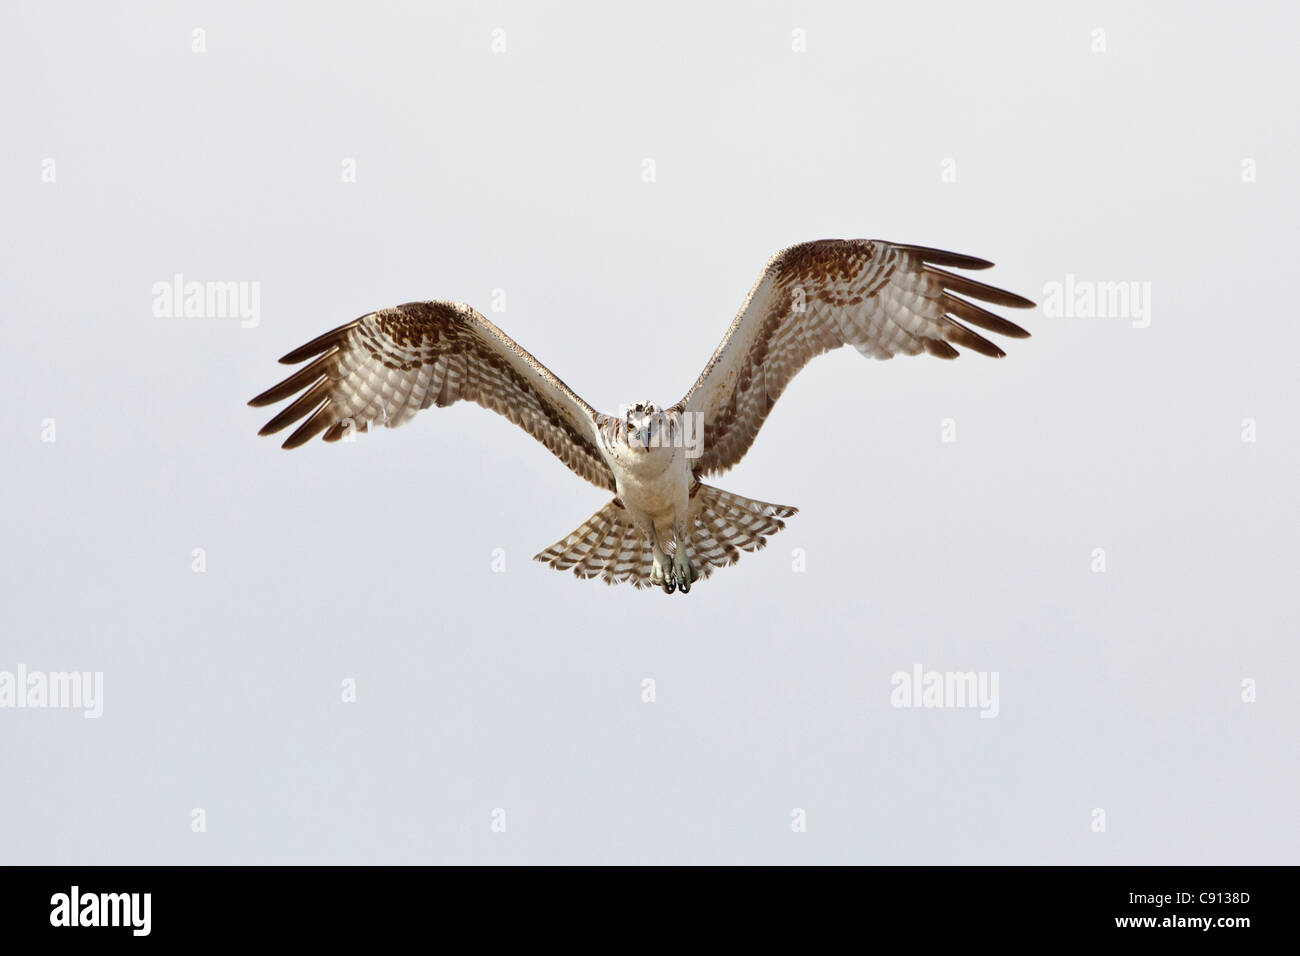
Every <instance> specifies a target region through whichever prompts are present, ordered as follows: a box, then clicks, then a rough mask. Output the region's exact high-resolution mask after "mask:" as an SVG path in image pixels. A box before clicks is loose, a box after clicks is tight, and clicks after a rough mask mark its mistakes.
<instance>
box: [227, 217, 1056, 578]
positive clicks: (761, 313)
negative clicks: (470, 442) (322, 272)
mask: <svg viewBox="0 0 1300 956" xmlns="http://www.w3.org/2000/svg"><path fill="white" fill-rule="evenodd" d="M991 265H992V263H991V262H987V261H985V260H984V259H976V258H974V257H972V256H964V255H958V254H957V253H952V252H943V251H940V250H938V249H930V248H926V247H924V246H911V245H900V244H897V243H891V242H881V241H876V240H867V239H851V240H843V239H824V240H820V241H816V242H806V243H802V244H800V245H797V246H791V247H789V248H788V249H783V250H782V251H781V252H778V253H777V254H776V255H775V256H773V257H772V258H771V259H770V260H768V263H767V266H766V267H765V268H764V269H763V272H762V274H761V275H759V277H758V281H757V282H755V283H754V287H753V288H752V289H751V290H750V292H749V296H748V298H746V299H745V303H744V305H742V306H741V309H740V313H739V315H737V316H736V319H735V321H733V322H732V323H731V327H730V328H729V329H728V330H727V334H726V335H725V336H724V337H723V339H722V344H721V345H719V346H718V349H717V351H716V352H714V353H713V357H712V358H711V359H709V363H708V365H706V366H705V368H704V372H703V373H702V374H701V375H700V377H699V379H698V380H697V381H696V383H695V384H694V385H693V386H692V387H691V390H690V391H689V392H687V393H686V397H685V398H683V399H682V400H681V401H680V402H678V403H677V404H676V405H673V406H671V407H669V408H660V407H658V406H656V405H655V404H653V403H652V402H638V403H636V404H633V405H630V406H628V407H627V408H626V410H625V411H624V412H623V413H622V414H620V415H602V414H598V413H597V412H596V410H595V409H593V408H592V407H591V406H590V405H588V404H587V403H586V402H584V401H583V400H582V399H581V398H579V397H578V396H577V395H576V394H574V392H573V391H572V390H571V389H570V388H569V387H568V386H567V385H565V384H564V383H563V382H562V381H560V380H559V379H558V378H556V377H555V375H553V374H552V373H551V372H550V370H549V369H547V368H546V367H545V366H543V365H542V364H541V363H540V362H538V361H537V360H536V359H535V358H533V357H532V356H531V355H529V354H528V353H527V352H525V351H524V350H523V349H522V348H520V347H519V345H518V344H516V343H515V341H514V340H513V339H511V338H510V337H509V336H508V335H506V334H505V333H504V332H502V331H501V330H500V329H498V328H497V327H496V326H495V325H493V324H492V323H491V322H489V321H488V320H487V319H486V318H484V317H483V316H482V315H480V314H479V313H478V312H476V311H474V309H472V308H470V307H469V306H467V305H464V304H462V303H459V302H409V303H407V304H406V305H399V306H397V307H396V308H392V309H380V310H379V311H377V312H371V313H369V314H368V315H363V316H362V317H361V318H359V319H357V320H355V321H353V322H349V323H348V324H347V325H341V326H339V327H338V328H337V329H334V330H333V331H331V332H326V333H325V334H324V335H322V336H320V337H319V338H316V339H313V340H312V341H310V342H308V343H307V344H306V345H304V346H302V347H301V348H297V349H294V350H293V351H292V352H290V353H289V354H288V355H286V356H285V357H284V358H282V359H280V361H281V362H282V363H284V364H286V365H293V364H297V363H299V362H304V361H306V360H307V359H311V360H312V361H311V363H310V364H309V365H307V366H305V367H304V368H302V369H299V370H298V371H297V372H295V373H294V374H293V375H290V376H289V377H288V378H286V379H285V380H284V381H282V382H281V383H280V384H278V385H275V386H273V387H272V388H269V389H267V390H266V391H265V392H263V393H262V394H261V395H258V396H257V397H256V398H254V399H253V400H252V401H251V402H249V404H250V405H253V406H262V405H270V404H273V403H275V402H279V401H282V400H283V399H286V398H289V397H290V396H293V395H295V394H297V393H298V392H302V394H301V395H298V397H297V398H296V399H295V400H294V401H293V403H292V404H290V405H289V406H288V407H286V408H285V409H284V410H282V411H281V412H280V413H279V414H278V415H276V416H275V417H274V418H272V419H271V420H270V421H269V422H267V423H266V425H265V427H263V428H262V430H261V431H260V432H259V434H262V435H269V434H272V433H274V432H278V431H280V430H281V429H283V428H285V427H287V426H289V425H292V424H293V423H295V422H298V421H300V420H301V419H303V418H306V421H304V422H303V423H302V424H301V425H299V426H298V428H297V429H296V430H295V431H294V432H293V433H292V434H291V435H290V436H289V438H288V439H287V440H286V441H285V442H284V447H285V448H297V447H298V446H300V445H303V444H306V443H307V442H308V441H310V440H311V439H312V438H314V437H316V436H317V435H321V434H322V433H323V434H324V440H325V441H327V442H333V441H338V440H339V439H340V438H342V437H343V436H344V435H345V434H347V433H348V432H349V431H353V430H355V431H362V432H364V431H369V429H370V426H371V425H372V424H378V425H384V426H386V427H388V428H395V427H397V426H398V425H404V424H406V422H408V421H410V420H411V418H412V417H413V416H414V415H415V413H416V412H417V411H419V410H421V409H424V408H428V407H429V406H430V405H437V406H439V407H440V408H441V407H443V406H446V405H450V404H452V403H453V402H457V401H460V400H462V399H466V400H469V401H473V402H477V403H478V404H480V405H482V406H483V407H485V408H489V409H491V410H492V411H494V412H497V413H498V414H501V415H504V416H505V417H507V418H509V419H510V420H511V421H512V422H514V423H515V424H516V425H519V426H520V427H521V428H523V429H524V431H526V432H528V434H530V435H532V436H533V437H534V438H536V439H537V440H538V441H540V442H541V443H542V444H543V445H545V446H546V447H547V448H549V449H550V450H551V452H552V453H553V454H554V455H555V456H556V457H557V458H559V459H560V460H561V461H562V462H564V463H565V464H566V465H568V466H569V467H570V468H571V469H573V471H574V472H576V473H577V474H578V475H579V476H580V477H582V478H585V479H587V480H588V481H590V482H591V483H592V484H594V485H597V486H599V487H601V488H603V489H605V490H606V491H611V492H613V493H614V498H613V500H612V501H610V502H609V504H607V505H605V507H603V508H601V509H600V510H599V511H597V512H596V513H595V514H594V515H592V516H591V517H590V518H588V519H587V520H586V521H585V522H584V523H583V524H582V525H580V526H579V527H578V528H577V530H575V531H573V532H572V533H571V534H569V535H567V536H566V537H564V538H563V539H561V540H560V541H557V542H556V543H555V544H553V545H552V546H551V547H549V548H547V549H546V550H545V551H543V552H541V553H540V554H538V555H536V556H535V557H536V560H538V561H542V562H544V563H546V564H549V565H550V566H551V567H553V568H556V569H557V570H561V571H563V570H567V569H569V568H572V569H573V571H574V573H575V574H577V576H578V577H580V578H591V577H600V578H602V579H603V580H605V581H606V582H608V583H610V584H615V583H618V582H621V581H628V582H631V583H632V584H634V585H635V586H636V587H638V588H641V587H646V586H647V585H654V586H659V587H662V588H663V589H664V591H666V592H667V593H669V594H672V593H673V592H674V591H675V590H680V591H682V592H683V593H685V592H688V591H690V589H691V585H692V584H693V583H694V582H695V581H696V580H697V579H698V578H700V577H701V576H703V577H708V576H709V574H711V573H712V571H713V569H714V568H718V567H724V566H726V565H728V564H731V563H733V562H734V561H736V560H737V558H738V557H739V553H740V552H741V551H757V550H758V549H759V548H761V547H763V545H764V544H766V542H767V537H768V536H770V535H773V534H775V533H776V532H778V531H780V530H781V529H782V528H784V527H785V523H784V522H783V521H782V520H781V519H782V518H788V517H789V516H791V515H793V514H794V513H795V509H794V508H791V507H787V506H785V505H774V504H769V503H767V502H763V501H755V500H753V499H750V498H742V497H741V496H740V495H735V494H731V493H730V492H726V491H723V490H722V489H720V488H715V487H713V486H711V485H706V484H704V483H703V482H702V480H701V479H703V478H706V477H708V476H710V475H714V474H717V473H719V472H723V471H726V470H727V469H728V468H730V467H731V466H733V465H735V464H736V463H737V462H738V461H740V459H741V458H742V457H743V456H744V454H745V452H746V451H748V450H749V446H750V444H751V443H752V442H753V441H754V437H755V435H757V434H758V430H759V428H760V427H761V426H762V424H763V421H764V420H765V419H766V418H767V415H768V412H770V411H771V410H772V406H773V404H775V402H776V400H777V398H778V397H780V395H781V392H782V391H784V389H785V387H786V385H788V384H789V383H790V380H791V379H792V378H794V376H795V374H796V373H797V372H798V371H799V370H800V369H801V368H803V367H804V366H805V365H807V364H808V362H809V361H810V360H811V359H812V358H813V357H815V356H817V355H820V354H821V353H823V352H828V351H830V350H832V349H837V348H839V347H841V346H843V345H852V346H853V347H854V348H856V349H857V350H858V351H859V352H861V353H862V354H863V355H865V356H867V357H869V358H878V359H887V358H892V357H893V356H895V355H899V354H902V355H918V354H920V353H922V352H928V353H929V354H931V355H937V356H938V357H939V358H945V359H951V358H956V357H957V354H958V353H957V350H956V349H955V348H954V347H953V346H954V345H960V346H962V347H963V348H967V349H970V350H972V351H975V352H979V353H981V354H983V355H989V356H993V357H997V358H1001V357H1002V356H1003V355H1004V354H1005V353H1004V352H1003V351H1002V350H1001V349H1000V348H998V347H997V346H996V345H994V344H993V343H992V342H990V341H989V340H988V339H986V338H984V337H983V336H982V335H980V334H979V333H977V332H974V331H972V329H971V328H970V326H972V325H973V326H976V327H978V328H981V329H984V330H986V331H989V332H996V333H998V334H1001V335H1006V336H1011V337H1015V338H1024V337H1027V336H1028V335H1029V333H1028V332H1026V331H1025V330H1024V329H1022V328H1020V326H1018V325H1014V324H1013V323H1011V322H1008V321H1007V320H1006V319H1004V318H1002V317H1000V316H997V315H994V314H993V313H991V312H988V311H987V310H985V309H984V308H983V307H981V306H979V305H976V304H975V303H974V302H972V301H970V300H971V299H978V300H980V301H982V302H986V303H992V304H995V305H1000V306H1007V307H1011V308H1032V307H1033V305H1034V303H1032V302H1030V301H1029V300H1028V299H1025V298H1022V297H1021V296H1018V295H1014V294H1012V293H1010V292H1004V291H1002V290H1001V289H995V288H993V287H992V286H988V285H985V284H983V283H982V282H976V281H975V280H973V279H969V278H967V277H965V276H961V275H956V274H954V273H951V272H947V271H945V270H944V269H941V268H939V267H940V266H947V267H950V268H956V269H986V268H988V267H990V266H991ZM963 297H964V298H963ZM963 323H967V324H963Z"/></svg>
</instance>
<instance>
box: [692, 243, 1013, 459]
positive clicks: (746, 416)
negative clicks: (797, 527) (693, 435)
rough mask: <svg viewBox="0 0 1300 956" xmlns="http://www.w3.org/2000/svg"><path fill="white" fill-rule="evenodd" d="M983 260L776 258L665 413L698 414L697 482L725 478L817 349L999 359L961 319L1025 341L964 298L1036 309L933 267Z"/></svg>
mask: <svg viewBox="0 0 1300 956" xmlns="http://www.w3.org/2000/svg"><path fill="white" fill-rule="evenodd" d="M992 264H993V263H991V262H987V261H985V260H983V259H976V258H974V257H972V256H963V255H958V254H957V253H953V252H942V251H940V250H938V249H928V248H925V247H924V246H908V245H899V244H896V243H890V242H880V241H875V240H869V239H823V240H819V241H817V242H805V243H803V244H801V245H797V246H791V247H790V248H788V249H784V250H782V251H781V252H778V253H777V254H776V255H775V256H773V257H772V258H771V259H770V260H769V261H768V264H767V267H766V268H765V269H764V270H763V273H762V275H760V276H759V277H758V281H757V282H756V283H754V287H753V289H751V290H750V293H749V298H748V299H746V300H745V304H744V305H743V306H741V309H740V314H739V315H737V316H736V319H735V321H734V322H732V323H731V327H730V328H729V329H728V330H727V334H726V336H724V337H723V340H722V344H721V345H719V346H718V350H717V351H716V352H714V353H713V357H712V358H711V359H710V360H709V364H708V365H707V366H706V367H705V369H704V372H703V373H702V374H701V375H700V377H699V379H698V380H697V381H696V383H695V385H694V386H692V387H691V390H690V391H689V392H688V393H687V394H686V397H685V398H683V399H682V400H681V401H680V402H679V403H678V404H677V405H676V406H675V407H674V409H673V410H674V411H676V412H679V413H686V414H698V415H702V416H703V419H702V421H703V427H704V441H703V454H702V455H701V456H700V457H699V458H698V459H696V460H695V462H694V465H693V467H694V471H695V474H696V475H697V476H701V477H703V476H705V475H709V474H713V473H715V472H719V471H725V470H726V469H727V468H730V467H731V466H732V465H734V464H736V462H738V461H740V459H741V458H742V457H744V454H745V452H747V451H748V450H749V446H750V445H751V444H752V443H753V441H754V436H755V435H757V434H758V430H759V428H761V427H762V425H763V422H764V421H765V420H766V419H767V415H768V412H770V411H771V409H772V406H773V405H774V404H775V403H776V400H777V398H778V397H779V396H780V395H781V392H782V391H784V390H785V387H786V386H787V385H788V384H789V383H790V380H791V379H792V378H794V376H795V375H796V373H798V371H799V370H800V369H801V368H803V367H804V366H805V365H807V364H808V362H809V361H810V360H811V359H813V358H814V357H815V356H817V355H820V354H821V353H823V352H828V351H830V350H831V349H837V348H839V347H840V346H843V345H852V346H854V347H855V348H856V349H857V350H858V351H859V352H861V353H862V354H863V355H866V356H868V357H870V358H880V359H887V358H893V357H894V356H895V355H900V354H901V355H917V354H919V353H921V352H929V353H930V354H931V355H937V356H939V357H940V358H945V359H951V358H956V357H957V354H958V352H957V350H956V349H955V348H953V346H954V345H960V346H962V347H963V348H968V349H971V350H972V351H975V352H980V353H982V354H984V355H991V356H995V357H999V358H1000V357H1001V356H1003V355H1004V354H1005V353H1004V352H1003V351H1002V350H1001V349H1000V348H998V347H997V346H996V345H994V344H993V343H992V342H990V341H989V340H988V339H986V338H984V337H983V336H982V335H980V334H979V333H977V332H974V331H972V330H971V329H970V328H969V327H968V326H967V325H963V324H962V323H963V322H966V323H969V324H970V325H974V326H977V327H979V328H981V329H985V330H987V331H990V332H997V333H999V334H1001V335H1008V336H1012V337H1015V338H1023V337H1026V336H1028V335H1029V333H1028V332H1026V331H1025V330H1024V329H1022V328H1020V326H1018V325H1014V324H1013V323H1011V322H1008V321H1007V320H1006V319H1004V318H1002V317H1001V316H997V315H994V314H993V313H991V312H988V311H986V310H985V309H983V308H982V307H980V306H978V305H976V304H975V303H974V302H971V301H969V300H970V299H979V300H980V301H983V302H989V303H993V304H995V305H1001V306H1009V307H1011V308H1032V307H1033V304H1034V303H1032V302H1030V301H1029V300H1028V299H1025V298H1023V297H1021V296H1018V295H1015V294H1013V293H1011V292H1004V291H1002V290H1001V289H995V288H993V287H992V286H988V285H984V284H983V283H982V282H976V281H975V280H973V279H968V278H966V277H965V276H960V275H955V274H953V273H951V272H947V271H945V270H943V269H941V268H938V267H939V266H949V267H952V268H957V269H987V268H988V267H989V266H991V265H992ZM963 296H964V297H965V298H963Z"/></svg>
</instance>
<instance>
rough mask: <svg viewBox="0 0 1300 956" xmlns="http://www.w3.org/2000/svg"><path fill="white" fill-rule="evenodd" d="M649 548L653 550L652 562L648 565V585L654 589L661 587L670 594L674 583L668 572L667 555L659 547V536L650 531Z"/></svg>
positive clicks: (674, 586) (674, 585)
mask: <svg viewBox="0 0 1300 956" xmlns="http://www.w3.org/2000/svg"><path fill="white" fill-rule="evenodd" d="M650 546H651V547H652V548H653V549H654V551H653V561H652V563H651V565H650V583H651V584H652V585H654V586H656V587H662V588H663V589H664V591H665V593H667V594H672V593H673V590H674V589H675V588H676V582H674V581H673V576H672V574H671V573H670V572H669V570H668V555H666V554H664V549H663V548H661V547H660V546H659V536H658V535H656V534H655V533H654V531H653V530H652V531H651V532H650Z"/></svg>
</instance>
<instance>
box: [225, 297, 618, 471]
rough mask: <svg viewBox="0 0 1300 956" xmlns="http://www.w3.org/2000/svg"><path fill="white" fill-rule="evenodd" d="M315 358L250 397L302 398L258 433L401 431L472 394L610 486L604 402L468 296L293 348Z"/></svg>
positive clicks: (373, 318) (394, 313)
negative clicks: (600, 407) (558, 372)
mask: <svg viewBox="0 0 1300 956" xmlns="http://www.w3.org/2000/svg"><path fill="white" fill-rule="evenodd" d="M307 359H313V361H312V362H311V363H310V364H308V365H306V366H305V367H303V368H301V369H299V370H298V371H297V372H295V373H294V374H293V375H290V376H289V377H288V378H286V379H285V380H284V381H283V382H280V384H278V385H275V386H272V387H271V388H269V389H267V390H266V391H265V392H263V393H262V394H261V395H258V396H257V397H256V398H254V399H253V400H252V401H250V402H249V403H248V404H250V405H253V406H262V405H271V404H274V403H275V402H279V401H282V400H284V399H286V398H289V397H290V396H292V395H296V394H297V393H298V392H302V394H301V395H298V397H297V398H296V399H295V400H294V401H293V402H292V403H291V404H290V405H289V406H288V407H286V408H285V409H283V410H282V411H281V412H280V413H279V414H278V415H276V416H275V417H274V418H272V419H271V420H270V421H269V422H267V423H266V425H265V426H264V427H263V428H262V430H261V431H260V432H259V434H261V435H269V434H272V433H273V432H278V431H280V430H281V429H282V428H285V427H287V426H289V425H292V424H293V423H294V422H297V421H298V420H299V419H302V418H306V419H307V420H306V421H305V422H303V423H302V424H301V425H299V426H298V428H297V429H296V430H295V431H294V432H293V433H292V434H291V435H290V436H289V438H288V439H287V440H286V441H285V442H284V447H285V448H297V447H298V446H299V445H304V444H306V443H307V442H309V441H311V440H312V439H313V438H315V437H316V436H317V435H320V434H321V433H324V437H325V441H331V442H332V441H338V440H339V439H340V438H342V437H343V435H345V434H346V433H347V430H348V429H349V428H352V429H355V430H356V431H369V430H370V426H371V425H372V424H375V425H384V426H387V427H388V428H396V427H397V426H398V425H404V424H405V423H406V422H408V421H410V420H411V418H412V417H414V415H415V413H416V412H418V411H419V410H420V409H423V408H428V407H429V406H430V405H438V406H439V407H441V406H444V405H450V404H452V403H453V402H456V401H460V400H461V399H466V400H468V401H472V402H477V403H478V404H479V405H482V406H483V407H484V408H490V409H491V410H492V411H494V412H497V413H498V414H500V415H504V416H505V417H506V418H508V419H510V420H511V421H512V422H514V423H515V424H516V425H518V426H519V427H520V428H522V429H523V430H524V431H526V432H528V434H530V435H532V436H533V437H534V438H536V439H537V440H538V441H540V442H541V443H542V444H543V445H545V446H546V447H547V448H549V449H550V450H551V452H552V453H553V454H554V455H555V456H556V457H557V458H559V459H560V461H562V462H564V463H565V464H566V465H568V466H569V467H570V468H572V469H573V471H574V472H575V473H577V474H578V475H579V476H580V477H582V478H585V479H587V480H588V481H590V482H591V483H592V484H594V485H597V486H599V487H601V488H604V489H606V490H608V491H613V490H614V476H613V474H612V473H611V472H610V470H609V466H608V465H607V464H606V463H605V459H604V456H603V455H602V454H601V452H600V439H599V435H598V428H599V425H598V423H597V415H596V411H595V409H593V408H592V407H591V406H590V405H588V404H587V403H586V402H584V401H583V400H582V399H580V398H579V397H578V396H577V395H575V394H574V393H573V390H572V389H570V388H569V387H568V386H567V385H565V384H564V383H563V382H562V381H560V380H559V379H558V378H556V377H555V375H553V374H552V373H551V372H550V371H549V370H548V369H547V368H546V367H545V366H543V365H542V364H541V363H540V362H538V361H537V359H535V358H533V357H532V356H531V355H529V354H528V353H527V352H525V351H524V350H523V349H522V348H520V347H519V345H518V343H516V342H515V341H514V339H512V338H510V336H508V335H506V334H505V333H504V332H502V331H501V330H500V329H498V328H497V327H496V326H495V325H493V324H492V323H491V322H489V321H488V320H487V319H485V318H484V317H483V316H482V315H480V314H479V313H478V312H476V311H474V310H473V309H471V308H470V307H469V306H467V305H463V304H461V303H459V302H408V303H407V304H406V305H399V306H397V307H396V308H393V309H380V310H379V311H378V312H371V313H369V314H368V315H363V316H362V317H361V318H359V319H357V320H355V321H353V322H349V323H348V324H347V325H341V326H339V327H338V328H337V329H334V330H333V331H330V332H326V333H325V334H324V335H322V336H319V337H318V338H315V339H313V340H312V341H310V342H308V343H307V344H306V345H304V346H302V347H300V348H297V349H294V350H293V351H292V352H290V353H289V354H288V355H286V356H285V357H284V358H282V359H280V361H281V362H282V363H283V364H285V365H293V364H296V363H298V362H303V361H306V360H307Z"/></svg>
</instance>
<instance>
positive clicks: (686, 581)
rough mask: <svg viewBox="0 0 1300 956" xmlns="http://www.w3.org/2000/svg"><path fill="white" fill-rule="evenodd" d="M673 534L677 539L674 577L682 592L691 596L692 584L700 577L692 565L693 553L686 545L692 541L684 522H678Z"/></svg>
mask: <svg viewBox="0 0 1300 956" xmlns="http://www.w3.org/2000/svg"><path fill="white" fill-rule="evenodd" d="M673 534H674V536H675V537H676V538H677V550H675V551H674V552H673V570H672V577H673V579H674V580H675V581H676V584H677V587H678V588H680V589H681V592H682V593H683V594H689V593H690V591H691V584H692V583H693V582H694V581H695V579H696V578H697V577H699V575H697V574H696V573H695V566H694V565H693V564H691V552H690V548H689V546H688V545H687V543H686V542H687V541H689V540H690V539H689V538H688V537H687V535H686V525H685V524H684V523H683V522H678V523H677V525H676V526H675V527H674V528H673ZM669 593H671V592H669Z"/></svg>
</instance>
